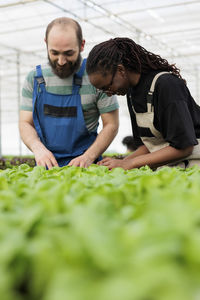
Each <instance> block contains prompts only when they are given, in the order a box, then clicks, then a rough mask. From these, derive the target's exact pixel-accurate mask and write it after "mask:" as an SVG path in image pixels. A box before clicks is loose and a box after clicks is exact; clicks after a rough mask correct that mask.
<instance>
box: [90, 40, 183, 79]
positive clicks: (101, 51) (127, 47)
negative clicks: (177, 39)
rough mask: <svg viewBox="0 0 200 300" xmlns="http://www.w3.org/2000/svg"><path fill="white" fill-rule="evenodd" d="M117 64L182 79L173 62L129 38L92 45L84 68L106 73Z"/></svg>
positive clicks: (112, 69)
mask: <svg viewBox="0 0 200 300" xmlns="http://www.w3.org/2000/svg"><path fill="white" fill-rule="evenodd" d="M118 64H122V65H123V66H124V67H125V68H126V69H127V70H129V71H134V72H136V73H138V74H141V73H148V72H149V71H152V70H159V71H168V72H171V73H172V74H174V75H175V76H177V77H178V78H181V79H183V78H182V77H181V75H180V70H179V69H178V68H177V67H176V66H175V64H171V65H170V64H169V63H168V61H167V60H166V59H163V58H162V57H160V56H159V55H157V54H154V53H152V52H149V51H147V50H146V49H145V48H143V47H142V46H140V45H138V44H136V43H135V42H134V41H133V40H131V39H129V38H114V39H110V40H108V41H105V42H102V43H100V44H98V45H96V46H94V48H93V49H92V50H91V52H90V53H89V56H88V58H87V66H86V69H87V73H88V75H90V74H92V73H95V72H101V73H102V74H103V75H106V74H107V72H114V71H115V70H116V68H117V66H118ZM183 80H184V79H183ZM184 81H185V80H184Z"/></svg>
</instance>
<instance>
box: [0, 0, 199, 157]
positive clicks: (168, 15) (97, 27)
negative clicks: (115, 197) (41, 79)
mask: <svg viewBox="0 0 200 300" xmlns="http://www.w3.org/2000/svg"><path fill="white" fill-rule="evenodd" d="M62 16H67V17H71V18H74V19H75V20H77V21H78V22H79V23H80V25H81V27H82V31H83V37H84V39H85V40H86V44H85V49H84V52H83V53H82V56H83V57H87V55H88V52H89V51H90V50H91V49H92V47H93V46H94V45H95V44H98V43H100V42H103V41H105V40H108V39H110V38H113V37H129V38H131V39H133V40H135V41H136V42H137V43H139V44H141V45H142V46H143V47H144V48H146V49H148V50H149V51H151V52H154V53H156V54H159V55H161V56H162V57H164V58H166V59H168V61H169V62H170V63H176V65H177V67H178V68H179V69H180V70H181V74H182V76H183V77H184V78H185V79H186V81H187V84H188V87H189V88H190V91H191V94H192V96H193V98H194V99H195V101H196V102H197V103H200V91H199V89H200V88H199V81H200V79H199V78H200V66H199V65H200V39H199V36H200V26H199V16H200V2H199V1H181V0H180V1H172V0H171V1H170V0H167V1H158V0H154V1H139V0H135V1H134V0H130V1H127V0H123V1H120V0H119V1H103V0H99V1H92V0H88V1H86V0H74V1H68V0H57V1H53V0H43V1H42V0H23V1H17V0H16V1H14V0H1V1H0V20H1V21H0V22H1V26H0V38H1V39H0V56H1V64H0V126H1V128H0V129H1V142H0V153H1V154H2V155H10V154H11V155H13V154H15V155H21V154H29V153H30V151H29V150H28V149H27V147H26V146H25V145H24V144H23V143H22V142H21V139H20V136H19V130H18V116H19V104H20V100H21V89H22V85H23V82H24V80H25V76H26V75H27V73H28V72H29V71H30V70H32V69H33V68H35V66H36V65H37V64H41V63H43V62H46V59H47V53H46V45H45V43H44V35H45V30H46V26H47V25H48V23H49V22H50V21H52V20H53V19H55V18H57V17H62ZM118 101H119V102H120V123H121V124H123V126H121V127H119V132H118V135H117V137H116V138H115V139H114V141H113V143H112V144H111V145H110V147H109V150H110V151H112V152H113V151H118V152H125V147H124V146H123V145H122V143H121V141H122V139H123V137H124V136H126V135H130V134H132V131H131V126H130V122H129V114H128V110H127V106H126V97H118Z"/></svg>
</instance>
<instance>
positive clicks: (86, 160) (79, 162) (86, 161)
mask: <svg viewBox="0 0 200 300" xmlns="http://www.w3.org/2000/svg"><path fill="white" fill-rule="evenodd" d="M92 163H93V160H92V159H91V158H90V157H89V156H88V155H86V154H85V153H84V154H83V155H80V156H78V157H76V158H74V159H72V160H71V161H70V162H69V164H68V166H75V167H82V168H87V167H89V166H90V165H91V164H92Z"/></svg>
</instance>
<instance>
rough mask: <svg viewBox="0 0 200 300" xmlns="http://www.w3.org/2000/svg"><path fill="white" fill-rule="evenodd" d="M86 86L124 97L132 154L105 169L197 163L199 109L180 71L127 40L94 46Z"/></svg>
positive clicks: (199, 156) (107, 163)
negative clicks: (130, 124) (132, 144)
mask: <svg viewBox="0 0 200 300" xmlns="http://www.w3.org/2000/svg"><path fill="white" fill-rule="evenodd" d="M86 68H87V72H88V75H89V79H90V81H91V83H92V84H93V85H94V86H95V87H96V88H97V89H98V90H100V91H103V92H105V93H106V94H107V95H108V96H111V95H113V94H117V95H127V102H128V108H129V112H130V117H131V123H132V130H133V136H134V140H135V143H136V147H137V150H136V151H135V152H134V153H132V154H131V155H129V156H128V157H126V158H124V159H123V160H117V159H112V158H105V159H103V160H102V161H101V162H99V164H100V165H104V166H107V167H108V168H109V169H112V168H116V167H122V168H124V169H132V168H139V167H141V166H145V165H148V166H149V167H151V168H157V167H160V166H164V165H170V166H177V165H179V166H182V167H190V166H192V165H194V164H199V165H200V146H199V140H198V139H200V107H199V106H198V105H197V104H196V103H195V101H194V99H193V98H192V96H191V95H190V92H189V90H188V88H187V86H186V82H185V80H184V79H183V78H182V77H181V75H180V72H179V69H178V68H177V67H176V66H175V65H174V64H169V63H168V61H167V60H166V59H163V58H162V57H160V56H159V55H156V54H154V53H151V52H149V51H147V50H146V49H144V48H143V47H141V46H140V45H138V44H136V43H135V42H134V41H133V40H131V39H129V38H114V39H110V40H108V41H105V42H103V43H100V44H98V45H96V46H95V47H94V48H93V49H92V50H91V52H90V53H89V56H88V59H87V67H86Z"/></svg>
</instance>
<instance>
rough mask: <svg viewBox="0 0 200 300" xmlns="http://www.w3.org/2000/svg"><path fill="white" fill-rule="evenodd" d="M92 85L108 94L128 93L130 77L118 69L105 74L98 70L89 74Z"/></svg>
mask: <svg viewBox="0 0 200 300" xmlns="http://www.w3.org/2000/svg"><path fill="white" fill-rule="evenodd" d="M89 79H90V82H91V84H92V85H94V86H95V87H96V88H97V89H98V90H100V91H102V92H105V93H106V94H107V95H108V96H112V95H114V94H117V95H126V94H127V92H128V89H129V87H130V84H129V80H128V77H127V76H125V75H124V74H122V73H121V72H120V70H119V69H117V70H116V71H115V72H114V73H107V74H106V75H105V76H104V75H103V74H102V73H100V72H96V73H93V74H90V75H89Z"/></svg>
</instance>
